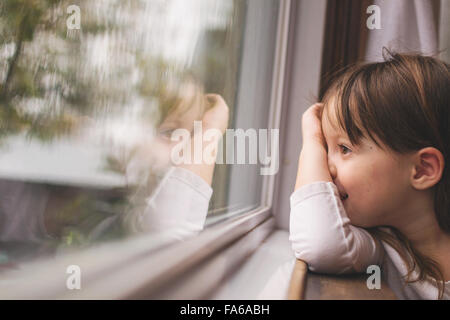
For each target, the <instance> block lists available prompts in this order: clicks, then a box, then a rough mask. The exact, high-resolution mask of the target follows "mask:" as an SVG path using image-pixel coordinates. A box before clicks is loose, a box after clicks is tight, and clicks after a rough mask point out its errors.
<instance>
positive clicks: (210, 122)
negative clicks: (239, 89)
mask: <svg viewBox="0 0 450 320" xmlns="http://www.w3.org/2000/svg"><path fill="white" fill-rule="evenodd" d="M206 99H207V100H208V102H209V103H210V104H211V107H210V108H209V109H208V110H207V111H206V112H205V113H204V114H203V118H202V122H203V128H205V129H206V130H207V129H218V130H220V131H221V132H222V133H225V130H226V129H227V127H228V117H229V108H228V106H227V104H226V102H225V100H224V99H223V98H222V96H220V95H218V94H207V95H206Z"/></svg>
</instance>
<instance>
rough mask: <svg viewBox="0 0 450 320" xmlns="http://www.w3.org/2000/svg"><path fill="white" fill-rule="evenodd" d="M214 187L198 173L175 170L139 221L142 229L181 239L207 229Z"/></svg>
mask: <svg viewBox="0 0 450 320" xmlns="http://www.w3.org/2000/svg"><path fill="white" fill-rule="evenodd" d="M212 192H213V190H212V188H211V186H210V185H209V184H207V183H206V182H205V181H204V180H203V179H202V178H200V177H199V176H198V175H196V174H195V173H193V172H191V171H189V170H187V169H183V168H178V167H171V168H170V170H169V171H168V172H167V173H166V174H165V176H164V178H163V179H162V181H161V183H160V184H159V185H158V187H157V188H156V190H155V191H154V192H153V193H152V195H151V196H150V197H149V198H147V199H146V207H145V210H144V212H143V214H142V215H141V216H140V219H139V221H138V223H139V229H141V230H144V231H153V232H160V233H164V234H166V235H167V234H170V237H171V238H174V239H177V240H181V239H183V238H185V237H188V236H191V235H195V234H197V233H198V232H200V231H201V230H203V227H204V224H205V220H206V215H207V213H208V206H209V200H210V199H211V195H212Z"/></svg>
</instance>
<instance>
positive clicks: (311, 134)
mask: <svg viewBox="0 0 450 320" xmlns="http://www.w3.org/2000/svg"><path fill="white" fill-rule="evenodd" d="M322 112H323V103H316V104H313V105H312V106H310V107H309V108H308V109H307V110H306V111H305V113H303V116H302V135H303V145H305V144H307V143H309V142H318V143H320V144H321V145H322V146H325V144H326V143H325V138H324V136H323V132H322V121H321V119H322Z"/></svg>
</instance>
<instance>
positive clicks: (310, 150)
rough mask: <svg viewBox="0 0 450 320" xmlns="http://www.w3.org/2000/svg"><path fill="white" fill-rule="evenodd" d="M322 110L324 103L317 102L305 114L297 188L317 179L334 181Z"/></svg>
mask: <svg viewBox="0 0 450 320" xmlns="http://www.w3.org/2000/svg"><path fill="white" fill-rule="evenodd" d="M322 111H323V104H321V103H316V104H314V105H312V106H311V107H309V108H308V110H306V111H305V113H304V114H303V117H302V133H303V146H302V151H301V153H300V157H299V161H298V171H297V181H296V183H295V190H297V189H299V188H300V187H302V186H304V185H306V184H309V183H313V182H317V181H326V182H331V181H332V179H331V175H330V171H329V168H328V159H327V150H326V142H325V138H324V136H323V132H322V121H321V118H322Z"/></svg>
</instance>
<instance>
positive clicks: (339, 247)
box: [289, 182, 382, 274]
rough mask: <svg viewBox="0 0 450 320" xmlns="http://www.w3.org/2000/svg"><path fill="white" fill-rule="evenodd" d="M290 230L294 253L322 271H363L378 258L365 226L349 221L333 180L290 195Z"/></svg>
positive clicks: (377, 249) (311, 185)
mask: <svg viewBox="0 0 450 320" xmlns="http://www.w3.org/2000/svg"><path fill="white" fill-rule="evenodd" d="M290 205H291V213H290V225H289V228H290V230H289V231H290V234H289V240H290V241H291V245H292V249H293V250H294V254H295V257H296V258H297V259H300V260H303V261H305V262H306V263H307V264H308V268H309V269H310V270H311V271H315V272H321V273H333V274H341V273H359V272H365V271H366V268H367V267H368V266H369V265H372V264H379V263H380V260H381V252H380V251H381V250H382V248H381V246H377V243H376V241H375V240H374V238H373V237H372V236H371V235H370V234H369V233H368V232H367V231H366V230H364V229H362V228H358V227H355V226H353V225H351V224H350V220H349V218H348V217H347V214H346V212H345V209H344V207H343V205H342V202H341V199H340V197H339V192H338V190H337V187H336V185H335V184H334V183H332V182H315V183H311V184H308V185H304V186H302V187H301V188H299V189H297V190H296V191H295V192H294V193H293V194H292V195H291V197H290Z"/></svg>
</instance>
